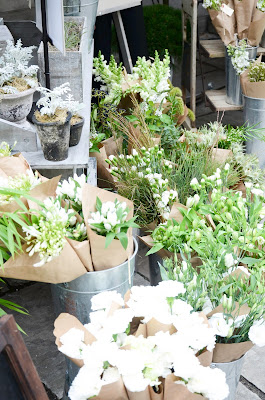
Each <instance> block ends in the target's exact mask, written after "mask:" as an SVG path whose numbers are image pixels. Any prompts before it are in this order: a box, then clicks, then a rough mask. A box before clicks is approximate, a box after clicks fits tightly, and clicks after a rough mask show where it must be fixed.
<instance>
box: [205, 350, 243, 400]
mask: <svg viewBox="0 0 265 400" xmlns="http://www.w3.org/2000/svg"><path fill="white" fill-rule="evenodd" d="M244 359H245V357H244V356H243V357H241V358H239V360H236V361H232V362H228V363H212V364H211V368H219V369H221V370H222V371H223V372H224V373H225V375H226V383H227V384H228V386H229V395H228V397H226V398H225V399H224V400H235V399H236V391H237V386H238V383H239V379H240V375H241V371H242V367H243V364H244Z"/></svg>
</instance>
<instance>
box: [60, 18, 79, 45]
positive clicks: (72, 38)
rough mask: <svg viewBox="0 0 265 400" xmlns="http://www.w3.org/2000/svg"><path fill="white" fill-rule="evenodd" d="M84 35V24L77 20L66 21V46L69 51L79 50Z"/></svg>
mask: <svg viewBox="0 0 265 400" xmlns="http://www.w3.org/2000/svg"><path fill="white" fill-rule="evenodd" d="M81 37H82V25H80V24H79V23H78V22H75V21H65V22H64V38H65V48H66V50H68V51H73V50H78V49H79V45H80V42H81Z"/></svg>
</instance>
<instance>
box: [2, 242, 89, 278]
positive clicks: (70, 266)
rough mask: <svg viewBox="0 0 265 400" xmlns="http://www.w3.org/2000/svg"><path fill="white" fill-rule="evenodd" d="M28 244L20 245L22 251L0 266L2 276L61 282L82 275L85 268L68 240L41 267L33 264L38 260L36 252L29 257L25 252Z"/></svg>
mask: <svg viewBox="0 0 265 400" xmlns="http://www.w3.org/2000/svg"><path fill="white" fill-rule="evenodd" d="M27 247H28V245H27V244H25V245H23V246H22V250H23V253H21V254H18V255H16V256H15V258H14V259H13V258H10V259H9V260H8V261H7V262H6V263H5V264H4V268H0V276H1V277H3V278H14V279H25V280H29V281H36V282H46V283H63V282H70V281H72V280H74V279H76V278H79V277H80V276H82V275H84V274H85V273H86V272H87V270H86V269H85V267H84V265H83V264H82V262H81V261H80V259H79V257H78V256H77V254H76V253H75V251H74V250H73V249H72V247H71V246H70V244H69V243H68V242H66V243H65V246H64V248H63V250H62V252H61V254H60V255H59V256H58V257H56V258H54V259H53V260H52V261H50V262H48V263H46V264H44V265H43V266H42V267H34V266H33V265H34V264H36V263H38V262H39V261H40V258H39V255H38V254H37V253H35V254H33V256H32V257H29V255H28V253H27V252H26V249H27Z"/></svg>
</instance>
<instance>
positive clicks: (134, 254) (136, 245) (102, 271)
mask: <svg viewBox="0 0 265 400" xmlns="http://www.w3.org/2000/svg"><path fill="white" fill-rule="evenodd" d="M133 243H134V252H133V254H132V256H131V257H130V259H129V260H130V261H131V260H132V259H133V258H135V257H136V254H137V252H138V243H137V240H136V239H135V238H134V237H133ZM127 262H128V260H126V261H124V262H123V263H122V264H119V265H117V266H116V267H113V268H108V269H102V270H101V271H91V272H87V273H86V274H84V275H88V274H95V273H96V274H101V273H106V271H108V270H110V271H113V270H115V269H116V268H120V267H121V266H122V265H124V264H125V263H127ZM80 278H82V276H81V277H80Z"/></svg>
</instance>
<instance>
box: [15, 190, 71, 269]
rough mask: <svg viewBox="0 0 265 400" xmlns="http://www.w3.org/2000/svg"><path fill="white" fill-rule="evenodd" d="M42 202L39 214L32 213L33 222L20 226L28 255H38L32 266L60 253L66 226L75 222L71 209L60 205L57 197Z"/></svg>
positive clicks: (37, 265)
mask: <svg viewBox="0 0 265 400" xmlns="http://www.w3.org/2000/svg"><path fill="white" fill-rule="evenodd" d="M43 204H44V207H43V208H42V210H41V211H40V212H39V214H38V215H34V219H33V221H34V222H33V224H32V225H31V226H27V227H24V226H23V228H22V229H23V232H25V233H26V237H25V240H26V242H27V244H28V248H27V250H26V251H27V252H28V253H29V256H30V257H31V256H33V254H34V253H38V254H39V257H40V262H38V263H36V264H34V267H41V266H42V265H44V264H45V263H46V262H49V261H51V260H53V259H54V258H56V257H58V256H59V255H60V253H61V251H62V250H63V247H64V244H65V242H66V239H65V236H66V234H67V231H66V228H67V226H68V225H74V224H75V223H76V217H75V216H74V213H73V211H72V210H68V211H67V210H65V209H64V208H63V207H61V204H60V202H59V200H58V199H52V198H47V199H46V200H44V202H43Z"/></svg>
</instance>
